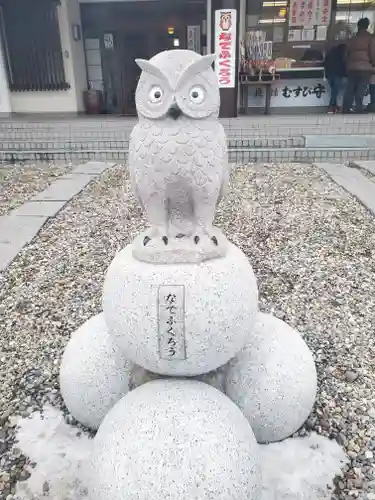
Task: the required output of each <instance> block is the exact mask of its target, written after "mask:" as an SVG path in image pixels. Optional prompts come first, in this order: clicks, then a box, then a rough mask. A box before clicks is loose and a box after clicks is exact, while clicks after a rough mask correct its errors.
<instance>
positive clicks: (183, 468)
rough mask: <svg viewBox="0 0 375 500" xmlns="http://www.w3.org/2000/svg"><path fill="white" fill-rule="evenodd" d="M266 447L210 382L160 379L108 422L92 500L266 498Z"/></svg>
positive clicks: (94, 467)
mask: <svg viewBox="0 0 375 500" xmlns="http://www.w3.org/2000/svg"><path fill="white" fill-rule="evenodd" d="M258 452H259V447H258V444H257V443H256V440H255V438H254V434H253V431H252V430H251V427H250V425H249V423H248V422H247V420H246V418H245V417H244V416H243V415H242V413H241V411H240V410H239V409H238V407H237V406H236V405H235V404H234V403H232V401H231V400H230V399H229V398H228V397H227V396H225V395H224V394H222V393H221V392H219V391H218V390H216V389H214V388H213V387H211V386H209V385H207V384H204V383H202V382H196V381H192V380H175V379H169V380H156V381H153V382H149V383H148V384H145V385H143V386H141V387H139V388H138V389H135V390H134V391H132V392H130V393H129V394H127V395H126V396H125V397H124V398H123V399H122V400H121V401H120V402H119V403H117V404H116V406H115V407H114V408H113V409H112V410H111V411H110V413H109V414H108V415H107V417H106V418H105V419H104V421H103V424H102V425H101V427H100V429H99V431H98V433H97V435H96V437H95V439H94V445H93V452H92V455H91V458H90V462H89V463H88V467H87V470H86V481H87V484H88V486H89V498H90V499H92V500H108V499H111V500H138V499H146V498H152V499H153V500H165V499H167V498H168V500H181V499H202V500H203V499H207V500H208V499H215V500H258V498H259V494H260V483H261V478H260V467H259V456H258Z"/></svg>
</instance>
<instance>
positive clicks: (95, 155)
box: [0, 147, 375, 164]
mask: <svg viewBox="0 0 375 500" xmlns="http://www.w3.org/2000/svg"><path fill="white" fill-rule="evenodd" d="M127 156H128V150H127V149H117V150H116V149H86V150H83V149H82V150H76V151H74V150H71V151H67V150H66V149H54V150H46V151H41V150H25V151H20V150H18V151H4V150H3V151H0V161H3V162H7V163H9V162H11V163H12V162H18V161H54V160H63V161H73V160H74V161H77V160H79V161H89V160H96V161H116V162H120V163H124V162H126V161H127ZM374 159H375V147H374V148H353V147H349V148H318V147H315V148H307V147H279V148H275V147H268V148H267V147H264V148H261V147H242V148H240V147H238V148H232V149H230V150H229V161H230V162H231V163H238V164H247V163H252V162H266V163H267V162H271V163H280V162H314V161H325V162H333V163H337V162H340V161H345V160H374Z"/></svg>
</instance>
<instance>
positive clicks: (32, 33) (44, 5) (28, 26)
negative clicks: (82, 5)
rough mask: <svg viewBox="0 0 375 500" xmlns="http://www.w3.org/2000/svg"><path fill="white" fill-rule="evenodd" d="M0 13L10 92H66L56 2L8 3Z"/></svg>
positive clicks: (17, 1) (43, 0)
mask: <svg viewBox="0 0 375 500" xmlns="http://www.w3.org/2000/svg"><path fill="white" fill-rule="evenodd" d="M0 14H1V19H0V21H1V26H0V28H1V35H2V40H3V47H4V53H5V54H4V55H5V63H6V66H7V70H8V80H9V88H10V90H12V91H43V90H66V89H68V88H69V84H68V83H66V81H65V71H64V61H63V56H62V48H61V40H60V30H59V24H58V18H57V4H56V2H52V1H50V0H42V1H39V2H30V1H27V0H26V1H25V0H12V2H5V3H4V4H3V7H2V8H1V10H0Z"/></svg>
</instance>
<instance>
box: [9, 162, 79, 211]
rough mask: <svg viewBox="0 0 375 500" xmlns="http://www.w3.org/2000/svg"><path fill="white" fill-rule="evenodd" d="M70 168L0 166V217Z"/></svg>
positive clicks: (64, 166)
mask: <svg viewBox="0 0 375 500" xmlns="http://www.w3.org/2000/svg"><path fill="white" fill-rule="evenodd" d="M72 168H73V167H72V165H71V164H68V165H67V164H66V163H61V164H60V165H59V164H56V163H54V164H50V163H38V164H27V163H26V164H16V165H0V216H1V215H5V214H6V213H8V212H10V211H11V210H13V208H16V207H18V206H19V205H21V204H22V203H24V202H25V201H27V200H29V199H30V198H32V197H33V196H35V195H36V194H38V193H40V192H41V191H43V190H44V189H46V188H47V187H48V186H49V185H50V184H51V183H52V182H53V181H54V180H56V178H57V177H59V176H60V175H64V174H67V173H69V172H70V171H71V169H72Z"/></svg>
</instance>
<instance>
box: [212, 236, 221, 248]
mask: <svg viewBox="0 0 375 500" xmlns="http://www.w3.org/2000/svg"><path fill="white" fill-rule="evenodd" d="M211 241H212V242H213V243H214V244H215V245H216V246H218V245H219V242H218V241H217V238H216V236H212V238H211Z"/></svg>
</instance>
